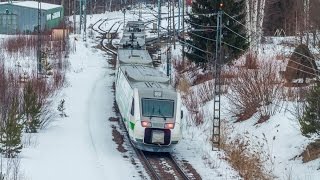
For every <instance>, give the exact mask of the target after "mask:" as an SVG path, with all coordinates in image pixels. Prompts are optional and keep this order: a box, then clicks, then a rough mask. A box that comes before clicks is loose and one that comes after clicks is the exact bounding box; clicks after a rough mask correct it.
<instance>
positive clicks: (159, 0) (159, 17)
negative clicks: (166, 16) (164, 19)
mask: <svg viewBox="0 0 320 180" xmlns="http://www.w3.org/2000/svg"><path fill="white" fill-rule="evenodd" d="M160 28H161V0H158V28H157V32H158V46H157V47H158V57H157V58H158V61H159V62H161V38H160Z"/></svg>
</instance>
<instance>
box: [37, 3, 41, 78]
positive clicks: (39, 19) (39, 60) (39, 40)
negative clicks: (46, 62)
mask: <svg viewBox="0 0 320 180" xmlns="http://www.w3.org/2000/svg"><path fill="white" fill-rule="evenodd" d="M37 46H38V47H37V48H38V49H37V62H38V63H37V77H38V78H39V74H41V72H42V65H41V0H38V43H37Z"/></svg>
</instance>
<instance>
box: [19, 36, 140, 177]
mask: <svg viewBox="0 0 320 180" xmlns="http://www.w3.org/2000/svg"><path fill="white" fill-rule="evenodd" d="M76 46H77V47H76V49H77V50H76V52H75V54H71V55H70V59H69V61H70V63H71V67H70V72H68V73H67V81H68V86H67V87H66V88H64V89H63V90H62V92H61V95H60V96H59V97H56V99H57V100H60V99H65V102H66V103H65V107H66V114H67V115H68V117H66V118H59V119H57V120H56V121H54V122H53V123H51V125H50V126H49V127H48V128H47V129H45V130H43V131H41V132H40V133H39V134H38V136H37V137H38V139H37V144H38V145H37V146H36V147H31V148H25V149H24V150H23V153H22V164H23V169H25V171H26V175H27V176H30V177H31V178H32V179H33V180H37V179H39V180H43V179H46V180H49V179H52V180H56V179H77V180H81V179H84V180H85V179H86V180H87V179H95V180H99V179H133V178H134V177H138V172H137V171H136V169H135V168H134V166H133V165H132V164H131V162H130V161H129V160H127V159H125V158H123V157H122V155H121V153H119V152H118V150H117V149H116V147H117V145H116V144H115V142H113V140H112V139H113V137H112V128H111V126H110V122H109V121H108V119H109V117H114V116H115V114H114V113H113V111H112V105H113V93H112V90H111V86H112V81H113V76H111V75H110V74H111V73H112V70H110V68H108V63H107V61H106V56H105V54H104V53H102V52H101V51H99V50H94V49H95V48H94V47H92V46H93V45H92V44H89V43H88V44H86V43H83V42H81V41H79V42H76ZM124 172H125V173H124Z"/></svg>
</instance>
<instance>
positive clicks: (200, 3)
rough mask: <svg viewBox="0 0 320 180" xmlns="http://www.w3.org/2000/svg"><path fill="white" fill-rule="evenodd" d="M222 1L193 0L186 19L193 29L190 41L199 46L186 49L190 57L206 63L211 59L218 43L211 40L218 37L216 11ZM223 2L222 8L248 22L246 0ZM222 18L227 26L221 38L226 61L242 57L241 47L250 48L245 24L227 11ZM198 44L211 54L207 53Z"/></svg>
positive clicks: (195, 60)
mask: <svg viewBox="0 0 320 180" xmlns="http://www.w3.org/2000/svg"><path fill="white" fill-rule="evenodd" d="M219 2H220V1H219V0H197V1H195V2H193V3H192V13H190V14H189V20H187V23H189V24H190V26H191V29H192V30H191V33H189V36H190V39H189V40H187V43H189V44H191V45H192V46H195V47H196V48H195V47H192V46H189V48H188V50H187V51H186V52H185V53H186V56H187V58H188V59H189V60H191V61H193V62H195V63H197V64H198V65H201V66H203V67H205V66H206V64H207V63H208V62H210V61H212V58H213V54H215V47H216V46H215V42H214V41H212V40H215V39H216V27H215V26H216V25H217V22H216V21H217V16H216V15H214V14H213V13H217V11H218V5H219ZM223 2H224V3H223V4H224V5H223V11H224V12H225V13H227V14H228V15H230V16H232V17H234V19H236V20H237V21H238V22H241V23H242V24H245V0H239V1H236V0H224V1H223ZM222 19H223V26H224V28H223V34H224V35H223V38H222V41H223V42H225V43H223V44H222V45H223V51H224V52H223V54H224V56H223V57H224V59H223V63H228V62H231V61H232V60H234V59H235V58H237V57H239V56H240V55H241V54H242V53H243V51H242V50H246V49H247V48H248V42H247V40H246V39H244V37H246V34H247V33H246V30H245V27H244V26H243V25H241V24H239V23H238V22H236V21H235V20H234V19H232V18H230V17H228V16H227V15H223V18H222ZM230 29H231V30H230ZM232 31H233V32H232ZM236 33H237V34H238V35H237V34H236ZM239 35H241V36H242V37H241V36H239ZM210 39H212V40H210ZM230 45H231V46H230ZM232 46H233V47H232ZM235 47H236V48H235ZM198 48H199V49H202V50H204V51H207V52H210V53H212V54H211V55H210V54H209V53H205V52H203V51H201V50H199V49H198ZM240 49H242V50H240Z"/></svg>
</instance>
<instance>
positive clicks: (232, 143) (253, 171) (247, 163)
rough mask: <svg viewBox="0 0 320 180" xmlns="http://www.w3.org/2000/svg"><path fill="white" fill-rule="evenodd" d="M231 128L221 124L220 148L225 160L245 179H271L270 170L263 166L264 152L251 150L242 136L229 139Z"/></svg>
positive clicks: (248, 142) (248, 143)
mask: <svg viewBox="0 0 320 180" xmlns="http://www.w3.org/2000/svg"><path fill="white" fill-rule="evenodd" d="M231 131H232V129H231V128H230V127H229V126H227V125H226V124H224V123H222V124H221V138H220V140H221V143H220V148H221V149H222V150H224V152H225V155H226V156H225V160H227V161H228V162H229V164H230V165H231V166H232V167H233V168H234V169H235V170H236V171H237V172H239V175H240V176H241V177H242V178H243V179H245V180H269V179H273V176H272V174H271V172H269V171H267V170H266V168H265V167H264V163H265V161H266V160H265V158H264V157H263V155H264V154H265V152H257V151H253V150H252V148H251V145H250V141H249V140H246V139H244V137H242V136H237V137H236V138H235V139H230V138H229V137H230V132H231Z"/></svg>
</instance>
